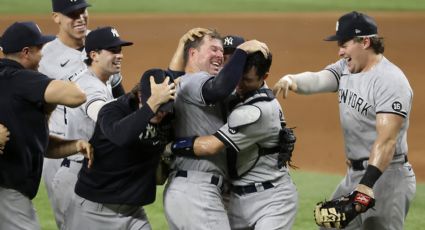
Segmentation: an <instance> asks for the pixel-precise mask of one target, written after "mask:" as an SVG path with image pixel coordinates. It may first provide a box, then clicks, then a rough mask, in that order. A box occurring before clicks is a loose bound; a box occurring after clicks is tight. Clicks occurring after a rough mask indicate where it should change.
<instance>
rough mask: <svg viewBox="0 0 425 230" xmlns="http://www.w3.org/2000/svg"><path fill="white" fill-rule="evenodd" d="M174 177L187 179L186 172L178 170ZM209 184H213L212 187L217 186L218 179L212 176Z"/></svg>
mask: <svg viewBox="0 0 425 230" xmlns="http://www.w3.org/2000/svg"><path fill="white" fill-rule="evenodd" d="M176 177H186V178H187V171H185V170H178V171H177V172H176ZM210 183H211V184H213V185H218V184H219V183H220V178H219V177H218V176H215V175H212V176H211V181H210Z"/></svg>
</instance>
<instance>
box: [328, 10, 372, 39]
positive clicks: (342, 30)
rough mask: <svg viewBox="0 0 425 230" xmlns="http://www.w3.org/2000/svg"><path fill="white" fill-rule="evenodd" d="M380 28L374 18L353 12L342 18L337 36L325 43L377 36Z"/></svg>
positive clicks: (331, 37) (337, 24) (337, 23)
mask: <svg viewBox="0 0 425 230" xmlns="http://www.w3.org/2000/svg"><path fill="white" fill-rule="evenodd" d="M377 35H378V26H377V25H376V22H375V20H374V19H373V18H371V17H369V16H368V15H366V14H363V13H359V12H357V11H353V12H351V13H348V14H345V15H343V16H341V17H340V18H339V19H338V21H337V22H336V34H335V35H332V36H329V37H327V38H325V41H347V40H350V39H352V38H354V37H362V36H377Z"/></svg>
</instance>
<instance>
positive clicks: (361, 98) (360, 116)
mask: <svg viewBox="0 0 425 230" xmlns="http://www.w3.org/2000/svg"><path fill="white" fill-rule="evenodd" d="M326 69H327V70H329V71H331V72H332V73H333V74H334V75H335V77H336V79H337V80H339V86H338V92H339V109H340V120H341V125H342V128H343V132H344V139H345V152H346V156H347V158H348V159H354V160H357V159H361V158H368V157H369V155H370V151H371V148H372V146H373V143H374V141H375V139H376V137H377V133H376V115H377V114H378V113H393V114H398V115H400V116H402V117H404V121H403V124H402V127H401V130H400V132H399V135H398V136H397V143H396V148H395V153H394V158H393V160H392V162H391V164H390V165H389V166H388V168H387V169H386V170H385V171H384V172H383V174H382V176H381V177H380V178H379V179H378V181H377V182H376V184H375V185H374V187H373V192H374V195H375V199H376V205H375V207H374V208H373V209H369V210H368V211H367V212H365V213H362V214H361V215H359V216H357V217H356V218H355V219H354V220H353V221H352V222H351V223H350V224H349V225H348V226H347V227H346V229H349V230H351V229H353V230H354V229H403V226H404V220H405V217H406V215H407V211H408V210H409V206H410V203H411V201H412V200H413V197H414V194H415V191H416V179H415V174H414V172H413V169H412V167H411V165H410V164H409V163H408V162H406V163H404V161H405V158H404V155H407V141H406V138H407V136H406V131H407V128H408V126H409V114H410V109H411V106H412V99H413V92H412V89H411V88H410V85H409V82H408V81H407V79H406V77H405V75H404V74H403V72H402V71H401V70H400V69H399V68H398V67H397V66H395V65H394V64H392V63H391V62H390V61H389V60H387V59H386V58H385V57H382V59H381V60H380V62H378V63H377V64H376V65H375V66H374V67H373V68H372V69H370V70H369V71H366V72H364V73H357V74H351V73H350V72H349V71H348V68H347V65H346V63H345V61H344V60H343V59H341V60H340V61H338V62H336V63H334V64H331V65H329V66H328V67H326ZM365 163H367V160H366V161H364V164H363V165H365ZM364 172H365V170H355V169H353V168H352V167H349V168H348V170H347V175H346V176H345V178H344V179H343V180H342V181H341V183H340V184H339V185H338V187H337V188H336V190H335V192H334V193H333V195H332V199H335V198H337V197H341V196H343V195H346V194H348V193H350V192H351V191H353V190H354V189H355V188H356V186H357V185H358V183H359V182H360V180H361V178H362V177H363V175H364ZM394 213H396V215H394Z"/></svg>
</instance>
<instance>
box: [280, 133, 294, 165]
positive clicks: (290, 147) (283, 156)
mask: <svg viewBox="0 0 425 230" xmlns="http://www.w3.org/2000/svg"><path fill="white" fill-rule="evenodd" d="M296 141H297V138H296V137H295V134H294V129H293V128H286V127H283V128H282V129H281V130H280V132H279V142H280V151H279V155H278V158H277V167H278V168H279V169H280V168H282V167H288V166H290V167H292V168H296V166H294V165H292V164H291V158H292V152H293V151H294V147H295V142H296Z"/></svg>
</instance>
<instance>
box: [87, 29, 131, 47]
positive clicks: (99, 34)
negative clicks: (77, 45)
mask: <svg viewBox="0 0 425 230" xmlns="http://www.w3.org/2000/svg"><path fill="white" fill-rule="evenodd" d="M85 45H86V47H85V49H86V52H87V53H90V51H93V50H101V49H108V48H112V47H117V46H131V45H133V42H128V41H124V40H121V39H120V35H119V34H118V31H117V30H116V29H115V28H113V27H110V26H107V27H100V28H97V29H95V30H92V31H91V32H90V33H89V34H88V35H87V37H86V44H85Z"/></svg>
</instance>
